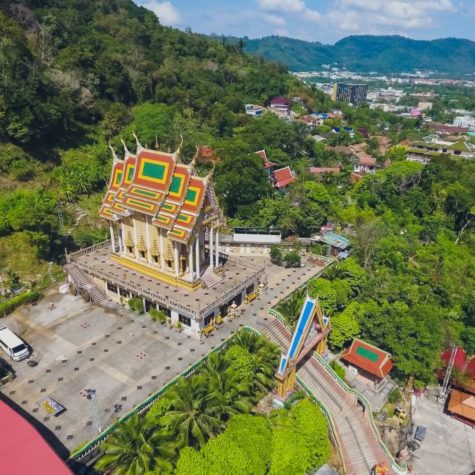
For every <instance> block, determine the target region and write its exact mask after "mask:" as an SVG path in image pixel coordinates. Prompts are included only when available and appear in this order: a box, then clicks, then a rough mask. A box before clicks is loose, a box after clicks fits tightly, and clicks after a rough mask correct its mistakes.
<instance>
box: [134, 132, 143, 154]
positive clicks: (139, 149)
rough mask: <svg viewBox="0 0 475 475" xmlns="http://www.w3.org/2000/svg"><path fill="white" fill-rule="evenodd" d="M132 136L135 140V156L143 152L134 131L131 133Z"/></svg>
mask: <svg viewBox="0 0 475 475" xmlns="http://www.w3.org/2000/svg"><path fill="white" fill-rule="evenodd" d="M132 135H133V136H134V138H135V143H136V144H137V152H136V153H137V155H138V154H139V153H140V152H141V151H142V150H143V147H142V144H141V143H140V142H139V138H138V137H137V135H136V134H135V130H134V131H133V132H132Z"/></svg>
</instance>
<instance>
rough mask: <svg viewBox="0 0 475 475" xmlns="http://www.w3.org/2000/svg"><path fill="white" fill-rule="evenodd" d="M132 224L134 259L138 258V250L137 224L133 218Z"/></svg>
mask: <svg viewBox="0 0 475 475" xmlns="http://www.w3.org/2000/svg"><path fill="white" fill-rule="evenodd" d="M132 224H133V226H134V255H135V257H137V256H138V254H139V248H138V245H139V243H138V239H137V223H136V222H135V216H134V217H133V218H132Z"/></svg>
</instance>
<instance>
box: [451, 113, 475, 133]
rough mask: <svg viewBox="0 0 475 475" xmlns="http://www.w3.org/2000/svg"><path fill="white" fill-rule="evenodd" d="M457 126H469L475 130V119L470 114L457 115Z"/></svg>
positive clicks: (454, 123) (455, 123) (454, 122)
mask: <svg viewBox="0 0 475 475" xmlns="http://www.w3.org/2000/svg"><path fill="white" fill-rule="evenodd" d="M453 125H454V126H455V127H462V128H467V129H469V130H475V119H474V118H473V117H472V116H470V115H464V116H457V117H455V119H454V121H453Z"/></svg>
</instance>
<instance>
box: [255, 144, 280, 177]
mask: <svg viewBox="0 0 475 475" xmlns="http://www.w3.org/2000/svg"><path fill="white" fill-rule="evenodd" d="M256 155H259V157H260V158H261V159H262V162H263V165H264V168H265V170H266V172H267V174H268V175H269V176H271V175H272V172H273V171H274V169H275V168H276V167H278V166H279V165H277V163H274V162H271V161H270V160H269V158H268V157H267V153H266V151H265V150H264V149H262V150H258V151H257V152H256Z"/></svg>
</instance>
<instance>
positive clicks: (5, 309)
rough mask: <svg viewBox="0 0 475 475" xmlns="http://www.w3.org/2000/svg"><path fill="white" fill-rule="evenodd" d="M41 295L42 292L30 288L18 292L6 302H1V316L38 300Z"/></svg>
mask: <svg viewBox="0 0 475 475" xmlns="http://www.w3.org/2000/svg"><path fill="white" fill-rule="evenodd" d="M40 297H41V294H40V293H39V292H37V291H36V290H28V291H26V292H22V293H21V294H18V295H17V296H16V297H13V298H11V299H9V300H7V301H5V302H1V303H0V316H1V317H4V316H5V315H8V314H9V313H10V312H13V310H15V309H16V308H18V307H20V306H22V305H26V304H29V303H32V302H36V301H37V300H38V299H39V298H40Z"/></svg>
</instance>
